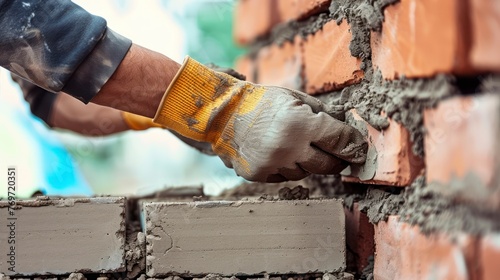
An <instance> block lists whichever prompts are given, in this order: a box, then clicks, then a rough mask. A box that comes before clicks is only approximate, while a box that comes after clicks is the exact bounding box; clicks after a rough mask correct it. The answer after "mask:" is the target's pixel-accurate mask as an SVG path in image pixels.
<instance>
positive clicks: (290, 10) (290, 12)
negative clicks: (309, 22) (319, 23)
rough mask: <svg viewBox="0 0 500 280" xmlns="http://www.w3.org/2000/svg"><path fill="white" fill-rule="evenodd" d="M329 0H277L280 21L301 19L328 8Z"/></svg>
mask: <svg viewBox="0 0 500 280" xmlns="http://www.w3.org/2000/svg"><path fill="white" fill-rule="evenodd" d="M330 3H331V0H279V2H278V7H279V12H280V21H281V22H286V21H290V20H297V19H298V20H301V19H305V18H308V17H309V16H311V15H315V14H318V13H320V12H324V11H327V10H328V7H329V6H330Z"/></svg>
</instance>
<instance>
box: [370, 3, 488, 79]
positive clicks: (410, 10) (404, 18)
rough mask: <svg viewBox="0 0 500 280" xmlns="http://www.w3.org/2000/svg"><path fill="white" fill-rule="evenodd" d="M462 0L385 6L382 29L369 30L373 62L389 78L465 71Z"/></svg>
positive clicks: (465, 22) (465, 39) (466, 27)
mask: <svg viewBox="0 0 500 280" xmlns="http://www.w3.org/2000/svg"><path fill="white" fill-rule="evenodd" d="M479 1H481V0H479ZM465 2H466V1H462V0H440V1H436V0H419V1H416V0H401V1H400V2H398V3H396V4H394V5H390V6H388V7H386V8H385V10H384V16H385V22H384V24H383V28H382V32H381V33H378V32H372V38H371V42H372V43H371V44H372V61H373V65H374V66H375V67H377V68H379V69H380V70H381V71H382V74H383V76H384V78H390V79H392V78H397V77H399V76H402V75H404V76H406V77H411V78H414V77H428V76H433V75H435V74H436V73H461V72H467V71H468V69H467V65H466V64H467V60H468V53H467V48H468V46H467V44H468V42H469V37H470V34H469V33H470V32H469V30H468V26H467V20H465V18H466V11H465V10H464V6H465Z"/></svg>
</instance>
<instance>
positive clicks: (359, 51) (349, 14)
mask: <svg viewBox="0 0 500 280" xmlns="http://www.w3.org/2000/svg"><path fill="white" fill-rule="evenodd" d="M398 1H399V0H371V1H370V0H335V1H332V3H331V5H330V14H331V17H332V18H333V19H334V20H335V21H337V24H340V23H341V22H342V20H343V19H346V20H347V22H348V23H349V26H350V28H351V34H352V40H351V44H350V45H349V50H350V51H351V55H352V56H354V57H359V58H361V60H362V64H361V69H363V70H364V71H365V72H368V73H365V76H366V77H367V78H370V74H371V72H370V69H371V66H372V63H371V53H372V52H371V46H370V31H372V30H373V31H379V32H380V31H381V30H382V22H383V21H384V8H385V7H386V6H388V5H390V4H393V3H395V2H398ZM367 74H368V75H367Z"/></svg>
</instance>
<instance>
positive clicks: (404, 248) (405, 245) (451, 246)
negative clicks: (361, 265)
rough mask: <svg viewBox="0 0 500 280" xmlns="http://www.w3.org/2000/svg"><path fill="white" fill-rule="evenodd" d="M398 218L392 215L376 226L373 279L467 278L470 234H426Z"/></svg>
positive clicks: (471, 251)
mask: <svg viewBox="0 0 500 280" xmlns="http://www.w3.org/2000/svg"><path fill="white" fill-rule="evenodd" d="M397 219H398V217H396V216H391V217H389V220H388V221H387V222H380V223H378V224H377V225H376V226H375V251H376V254H375V267H374V278H375V279H381V280H385V279H405V280H411V279H415V280H417V279H418V280H420V279H457V280H459V279H469V276H468V274H469V273H470V271H469V267H470V266H468V264H470V263H474V259H471V258H473V256H474V250H475V247H474V245H475V239H474V238H473V237H471V236H468V235H466V234H463V233H459V234H456V235H455V236H450V235H446V234H443V233H438V234H433V235H431V236H425V235H424V234H422V233H421V232H420V230H419V228H418V227H414V226H411V225H409V224H407V223H403V222H399V221H398V220H397ZM471 269H473V268H471Z"/></svg>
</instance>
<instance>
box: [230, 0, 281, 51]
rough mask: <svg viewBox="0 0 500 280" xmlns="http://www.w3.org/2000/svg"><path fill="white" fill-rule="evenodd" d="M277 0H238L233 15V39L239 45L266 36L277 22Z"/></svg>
mask: <svg viewBox="0 0 500 280" xmlns="http://www.w3.org/2000/svg"><path fill="white" fill-rule="evenodd" d="M277 1H278V0H240V1H238V3H237V5H236V8H235V14H234V20H235V22H234V38H235V40H236V43H238V44H240V45H245V44H249V43H251V42H252V41H254V40H255V39H256V38H257V37H259V36H263V35H266V34H267V33H269V32H270V31H271V29H272V27H273V26H274V25H275V24H277V23H278V22H279V20H280V19H279V17H280V16H279V11H278V2H277Z"/></svg>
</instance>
